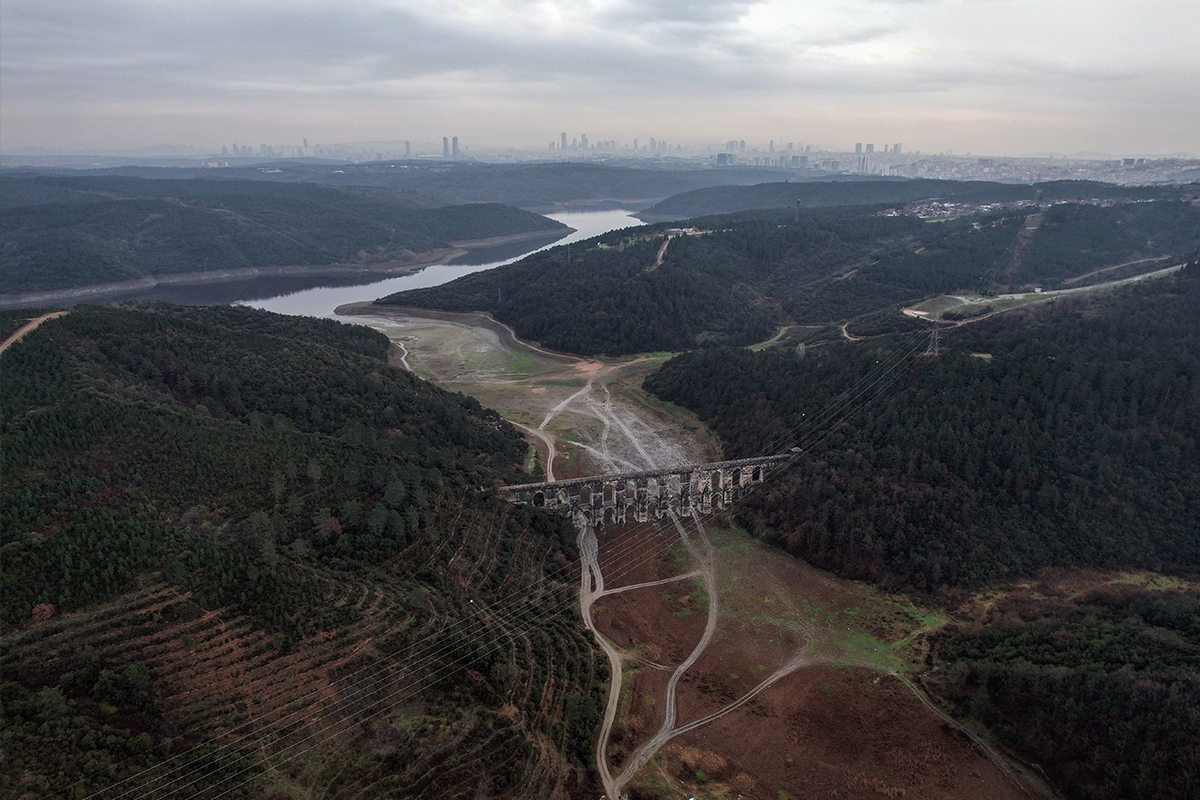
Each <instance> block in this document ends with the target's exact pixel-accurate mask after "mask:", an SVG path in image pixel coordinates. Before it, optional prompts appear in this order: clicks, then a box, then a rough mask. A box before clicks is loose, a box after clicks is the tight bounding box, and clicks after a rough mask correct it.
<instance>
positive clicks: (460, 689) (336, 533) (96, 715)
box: [0, 306, 606, 797]
mask: <svg viewBox="0 0 1200 800" xmlns="http://www.w3.org/2000/svg"><path fill="white" fill-rule="evenodd" d="M387 348H388V343H387V340H386V339H385V337H383V336H382V335H381V334H378V333H375V332H372V331H370V330H368V329H366V328H361V327H356V326H348V325H342V324H339V323H335V322H330V321H324V320H314V319H299V318H290V317H280V316H277V315H272V314H267V313H265V312H258V311H252V310H249V309H245V308H202V307H194V308H179V307H171V306H149V307H140V308H95V307H87V306H81V307H78V308H76V309H75V310H73V311H72V312H71V313H69V314H67V315H66V316H64V317H61V318H59V319H57V320H53V321H51V322H47V323H45V324H43V325H42V326H41V327H40V328H39V329H38V330H37V331H36V332H34V333H33V334H30V335H29V336H27V337H26V338H25V339H24V340H22V342H21V343H19V344H17V345H15V346H13V347H12V348H10V349H9V350H8V351H6V352H5V353H4V355H3V362H2V366H3V369H4V381H5V392H4V394H3V398H2V399H0V420H2V425H3V428H2V429H0V435H2V439H0V453H2V454H3V473H4V480H3V482H2V483H0V508H2V509H3V512H2V515H3V516H2V518H0V530H2V536H3V540H2V541H0V552H3V554H4V569H3V573H2V580H3V584H2V585H0V598H2V602H3V604H2V606H0V610H2V614H3V616H2V620H3V623H2V624H3V650H2V656H0V658H2V664H3V675H4V683H2V684H0V695H2V696H3V700H4V705H5V713H6V723H5V726H4V728H3V731H2V732H0V741H2V743H3V748H4V751H5V754H6V755H5V758H6V768H5V770H4V771H3V772H2V774H0V781H3V782H4V783H3V784H0V793H2V794H5V795H9V794H18V793H20V792H21V791H34V792H37V793H39V794H41V795H43V796H76V795H78V796H83V795H87V794H90V793H92V792H94V791H104V790H106V788H107V787H112V786H114V785H117V784H118V783H119V782H120V781H124V780H126V779H129V780H130V782H129V783H124V784H120V791H129V792H132V793H133V794H134V795H139V796H140V795H144V794H147V793H148V792H150V791H152V790H157V791H159V792H166V791H183V792H184V793H185V794H187V795H188V796H216V795H217V794H219V793H221V792H225V791H226V790H228V791H229V792H230V794H229V795H228V796H233V797H261V796H270V795H272V794H273V793H275V792H280V791H285V792H290V791H306V792H315V793H320V794H324V795H327V796H344V795H346V794H353V793H354V792H357V791H362V790H367V791H369V792H371V793H374V794H378V793H386V794H388V795H389V796H396V797H459V796H463V795H471V794H474V793H476V792H483V793H485V794H489V795H491V796H539V797H574V796H578V794H579V793H580V791H582V790H583V787H585V786H587V785H589V783H590V781H591V780H592V778H591V777H590V773H589V772H588V769H587V767H586V766H585V765H586V764H587V763H588V759H589V757H590V753H591V746H592V745H591V742H592V735H593V733H592V732H593V730H594V726H595V720H596V714H597V713H598V712H597V709H598V708H599V702H598V699H597V698H598V697H599V689H598V688H597V687H598V686H599V685H600V683H601V682H602V681H603V680H604V679H605V675H606V672H605V670H606V667H605V664H604V659H603V658H600V659H597V658H596V654H595V653H594V652H593V650H592V647H591V644H590V642H589V641H588V640H587V639H586V638H585V635H584V632H583V631H582V630H581V629H580V628H579V626H578V623H577V621H575V620H573V619H572V614H571V599H572V597H573V592H574V588H575V587H574V586H573V582H572V581H573V577H574V576H573V573H572V571H571V569H570V567H569V562H570V560H571V558H572V557H573V552H572V551H573V539H574V532H573V530H572V529H571V528H570V526H569V525H568V524H567V523H566V522H565V521H563V520H558V519H551V518H549V517H546V516H545V515H543V514H541V513H540V512H535V511H533V510H527V509H523V508H520V507H515V506H510V505H508V504H505V503H501V502H499V501H497V500H495V499H492V498H491V497H490V496H489V495H487V494H485V493H480V492H479V491H478V488H479V487H481V486H488V485H491V484H492V483H493V482H495V481H498V480H512V479H513V478H514V477H516V476H518V475H519V474H521V473H520V472H519V470H520V467H519V465H520V463H521V462H522V461H523V459H524V456H525V454H526V449H527V446H526V445H525V443H524V442H523V441H522V440H521V438H520V437H519V435H518V434H517V433H516V432H515V431H514V430H513V429H512V428H511V427H509V426H508V425H507V424H506V423H504V422H503V421H502V420H500V419H499V417H497V416H496V415H495V414H493V413H492V412H488V411H485V410H484V409H482V408H481V407H480V406H479V405H478V404H477V403H475V402H474V401H473V400H470V399H468V398H465V397H463V396H461V395H453V394H449V393H447V392H444V391H442V390H440V389H437V388H436V387H434V386H432V385H431V384H428V383H425V382H424V381H421V380H419V379H417V378H414V377H413V376H411V374H409V373H406V372H401V371H399V370H396V369H393V368H391V367H389V366H387V364H386V361H385V355H386V351H387ZM564 660H566V661H568V662H569V663H570V666H571V668H570V670H569V671H566V672H564V671H563V669H562V666H563V664H564V663H566V662H565V661H564ZM218 748H220V749H218ZM172 759H174V760H172ZM143 770H145V771H144V772H143ZM18 782H19V783H18Z"/></svg>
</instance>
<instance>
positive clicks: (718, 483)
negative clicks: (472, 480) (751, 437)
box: [500, 452, 795, 525]
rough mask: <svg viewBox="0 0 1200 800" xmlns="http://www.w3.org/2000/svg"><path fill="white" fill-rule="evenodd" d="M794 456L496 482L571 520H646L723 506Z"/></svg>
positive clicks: (521, 499)
mask: <svg viewBox="0 0 1200 800" xmlns="http://www.w3.org/2000/svg"><path fill="white" fill-rule="evenodd" d="M794 455H795V453H794V452H792V453H783V454H780V455H775V456H760V457H758V458H742V459H738V460H736V461H717V462H714V463H712V464H694V465H689V466H679V467H672V468H670V469H662V470H647V471H644V472H625V473H620V474H616V475H597V476H594V477H590V478H572V479H569V480H562V481H555V482H554V483H523V484H519V485H516V486H502V487H500V494H501V496H502V497H504V498H505V499H507V500H509V501H510V502H513V503H531V504H532V505H535V506H543V507H545V508H547V509H559V510H565V511H569V512H570V514H571V517H572V519H575V520H577V521H581V519H582V520H586V521H587V522H590V523H593V524H596V525H606V524H608V525H623V524H625V522H626V521H636V522H646V521H647V520H649V519H651V518H656V519H657V518H660V517H662V516H663V515H665V514H666V513H667V509H668V508H671V509H674V510H675V511H679V510H680V509H687V508H688V507H689V506H691V507H693V508H695V509H696V510H697V511H699V512H700V513H702V514H707V513H709V512H710V511H717V510H720V509H723V508H728V507H729V506H730V505H732V504H733V503H734V502H736V501H737V500H739V499H740V498H741V497H742V496H743V495H745V494H746V493H747V492H749V491H750V490H751V489H752V488H753V487H754V486H755V485H756V484H759V483H762V482H763V481H764V480H765V479H766V477H767V475H768V474H769V473H770V472H771V471H772V470H773V469H774V468H775V467H776V466H778V465H780V464H782V463H784V462H786V461H788V460H789V459H791V458H793V457H794Z"/></svg>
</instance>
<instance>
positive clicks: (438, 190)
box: [12, 159, 829, 210]
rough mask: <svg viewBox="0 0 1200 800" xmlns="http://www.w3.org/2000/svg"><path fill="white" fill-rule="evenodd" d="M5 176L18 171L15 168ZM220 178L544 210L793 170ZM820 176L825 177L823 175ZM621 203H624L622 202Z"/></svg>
mask: <svg viewBox="0 0 1200 800" xmlns="http://www.w3.org/2000/svg"><path fill="white" fill-rule="evenodd" d="M96 172H97V173H99V174H101V175H104V176H121V177H142V178H153V179H162V178H179V177H180V176H181V175H182V176H186V177H195V178H203V179H208V180H211V179H212V176H213V174H214V173H213V171H212V170H205V169H178V168H170V169H167V168H159V167H134V166H130V167H117V168H113V169H106V170H97V171H96ZM12 174H19V173H17V172H16V171H15V170H14V171H12ZM219 174H220V175H221V177H222V178H234V179H239V180H245V181H250V180H253V181H259V182H264V183H273V184H282V183H296V182H308V183H319V184H324V185H330V186H347V187H376V188H383V189H387V190H390V191H394V192H398V193H403V194H405V195H407V196H410V197H414V198H416V197H419V198H425V199H426V200H427V201H428V202H430V203H432V204H434V205H456V204H462V203H504V204H506V205H511V206H518V207H520V208H527V209H534V210H545V209H548V208H556V207H561V204H563V203H596V202H613V201H622V200H623V201H626V202H627V203H628V202H633V203H635V206H634V207H637V206H638V205H641V203H638V202H637V201H647V200H656V199H659V198H664V197H667V196H669V195H673V194H678V193H680V192H686V191H690V190H692V189H698V188H701V187H705V186H723V185H726V184H752V183H760V182H762V181H763V179H764V177H770V176H772V175H777V176H780V178H782V176H783V175H785V174H786V175H790V176H793V178H794V177H795V176H796V172H795V171H794V170H787V171H784V170H778V171H774V170H764V169H761V168H758V167H746V168H742V167H734V168H729V169H709V168H699V169H698V168H696V167H695V166H692V165H687V166H679V165H677V164H674V163H672V162H670V161H667V162H664V163H662V164H654V165H649V166H647V165H646V163H645V162H644V161H639V162H638V164H637V165H636V166H633V165H625V166H621V165H615V164H595V163H563V162H552V163H517V164H486V163H481V162H475V161H457V162H446V161H435V162H430V161H425V160H416V159H414V160H409V161H374V162H371V161H368V162H362V163H353V164H352V163H348V162H345V161H337V162H325V163H320V162H312V161H301V160H298V159H274V160H271V161H269V162H264V163H263V164H248V165H246V166H238V162H237V161H234V162H232V165H231V166H230V167H228V168H224V169H222V170H221V171H220V173H219ZM815 175H823V176H824V177H823V180H828V179H829V174H828V173H814V176H815ZM626 207H628V206H626Z"/></svg>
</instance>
